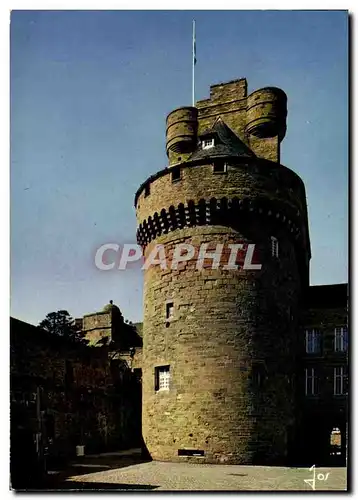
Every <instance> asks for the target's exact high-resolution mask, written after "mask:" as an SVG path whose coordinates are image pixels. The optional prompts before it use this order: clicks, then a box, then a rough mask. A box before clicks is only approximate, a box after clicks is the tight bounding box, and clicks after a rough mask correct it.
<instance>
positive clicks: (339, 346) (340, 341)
mask: <svg viewBox="0 0 358 500" xmlns="http://www.w3.org/2000/svg"><path fill="white" fill-rule="evenodd" d="M347 346H348V329H347V326H340V327H337V328H335V329H334V350H335V351H336V352H346V351H347Z"/></svg>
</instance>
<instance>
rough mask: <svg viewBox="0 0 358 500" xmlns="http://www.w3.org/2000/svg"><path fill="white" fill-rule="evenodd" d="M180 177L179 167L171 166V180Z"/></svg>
mask: <svg viewBox="0 0 358 500" xmlns="http://www.w3.org/2000/svg"><path fill="white" fill-rule="evenodd" d="M180 179H181V169H180V167H173V168H172V182H176V181H179V180H180Z"/></svg>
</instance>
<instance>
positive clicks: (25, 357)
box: [10, 318, 141, 489]
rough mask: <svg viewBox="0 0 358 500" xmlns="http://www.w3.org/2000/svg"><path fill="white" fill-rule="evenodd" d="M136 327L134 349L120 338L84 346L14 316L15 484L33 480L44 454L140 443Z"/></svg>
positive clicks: (54, 456) (51, 456)
mask: <svg viewBox="0 0 358 500" xmlns="http://www.w3.org/2000/svg"><path fill="white" fill-rule="evenodd" d="M77 325H79V323H78V322H77ZM124 329H125V328H124ZM117 333H119V332H117ZM132 334H133V342H132V346H131V349H130V350H129V349H128V348H127V346H125V348H124V350H121V347H120V346H119V345H118V344H116V343H115V342H112V343H111V346H109V345H108V346H107V345H106V344H105V343H102V344H99V345H98V346H97V347H94V346H89V347H88V346H79V345H78V344H75V343H73V342H70V341H68V340H66V339H64V338H61V337H58V336H56V335H53V334H50V333H48V332H47V331H44V330H42V329H40V328H39V327H35V326H33V325H29V324H27V323H24V322H23V321H19V320H17V319H15V318H11V320H10V348H11V357H10V389H11V398H10V400H11V471H12V486H13V487H14V488H16V489H18V488H22V487H31V486H34V481H35V480H36V474H35V472H36V471H37V472H39V470H41V468H42V469H43V470H44V469H45V465H44V464H45V461H47V463H48V464H50V465H51V463H56V462H58V461H62V460H68V459H69V458H71V457H73V456H75V454H76V447H77V446H84V450H85V453H94V452H104V451H111V450H115V451H117V450H119V449H126V448H130V447H133V446H140V445H141V371H140V369H139V370H138V369H137V367H136V366H135V363H134V362H133V358H134V355H135V354H137V355H136V360H138V359H140V347H139V348H138V352H137V353H136V349H135V347H134V346H135V345H138V343H140V338H139V340H138V335H137V333H136V332H135V331H134V330H133V331H132ZM123 336H124V337H125V338H126V341H127V342H129V338H128V332H125V333H124V334H123ZM41 464H42V465H43V467H41ZM37 479H39V478H37Z"/></svg>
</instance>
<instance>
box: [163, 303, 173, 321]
mask: <svg viewBox="0 0 358 500" xmlns="http://www.w3.org/2000/svg"><path fill="white" fill-rule="evenodd" d="M165 317H166V319H173V317H174V302H167V303H166V305H165Z"/></svg>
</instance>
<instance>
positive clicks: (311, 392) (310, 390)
mask: <svg viewBox="0 0 358 500" xmlns="http://www.w3.org/2000/svg"><path fill="white" fill-rule="evenodd" d="M305 393H306V396H315V395H316V394H318V379H317V375H316V373H315V369H314V368H306V369H305Z"/></svg>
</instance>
